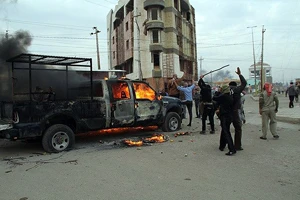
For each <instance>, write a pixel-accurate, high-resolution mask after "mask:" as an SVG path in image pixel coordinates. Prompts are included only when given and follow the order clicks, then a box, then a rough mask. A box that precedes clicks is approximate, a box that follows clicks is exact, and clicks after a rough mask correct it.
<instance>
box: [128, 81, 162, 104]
mask: <svg viewBox="0 0 300 200" xmlns="http://www.w3.org/2000/svg"><path fill="white" fill-rule="evenodd" d="M133 88H134V91H135V96H136V98H137V99H149V100H151V101H153V100H155V98H156V94H155V91H154V90H153V89H152V88H151V87H150V86H148V85H147V84H145V83H133Z"/></svg>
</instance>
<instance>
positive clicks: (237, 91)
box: [229, 67, 247, 151]
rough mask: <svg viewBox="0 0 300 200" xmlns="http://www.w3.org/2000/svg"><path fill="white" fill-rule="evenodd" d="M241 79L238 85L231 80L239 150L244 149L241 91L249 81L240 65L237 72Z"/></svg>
mask: <svg viewBox="0 0 300 200" xmlns="http://www.w3.org/2000/svg"><path fill="white" fill-rule="evenodd" d="M235 73H236V74H237V75H238V76H239V78H240V81H241V85H239V86H238V85H237V83H236V82H234V81H231V82H230V83H229V87H230V89H231V90H232V92H233V121H232V124H233V126H234V146H235V149H236V150H238V151H241V150H243V148H242V122H241V119H240V115H239V110H240V109H241V93H242V92H243V90H244V89H245V87H246V85H247V81H246V80H245V78H244V76H243V75H242V74H241V70H240V68H239V67H238V68H237V70H236V72H235Z"/></svg>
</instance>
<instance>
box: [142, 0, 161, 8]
mask: <svg viewBox="0 0 300 200" xmlns="http://www.w3.org/2000/svg"><path fill="white" fill-rule="evenodd" d="M149 7H159V8H161V9H164V8H165V1H164V0H146V1H145V2H144V9H145V10H147V9H148V8H149Z"/></svg>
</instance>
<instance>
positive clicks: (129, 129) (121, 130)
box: [76, 126, 158, 137]
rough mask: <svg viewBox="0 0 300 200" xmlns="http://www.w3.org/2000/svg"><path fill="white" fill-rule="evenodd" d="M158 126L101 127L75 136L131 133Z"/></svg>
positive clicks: (155, 128) (152, 129) (154, 128)
mask: <svg viewBox="0 0 300 200" xmlns="http://www.w3.org/2000/svg"><path fill="white" fill-rule="evenodd" d="M157 129H158V126H140V127H122V128H111V129H102V130H98V131H90V132H87V133H81V134H77V135H76V137H77V136H86V135H87V134H88V135H112V134H122V133H128V132H130V133H132V132H141V131H154V130H157Z"/></svg>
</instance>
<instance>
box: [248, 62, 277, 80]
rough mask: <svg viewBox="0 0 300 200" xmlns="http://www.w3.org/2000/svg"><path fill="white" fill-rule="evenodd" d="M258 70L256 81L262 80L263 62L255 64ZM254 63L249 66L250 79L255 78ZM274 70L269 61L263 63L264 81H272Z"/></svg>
mask: <svg viewBox="0 0 300 200" xmlns="http://www.w3.org/2000/svg"><path fill="white" fill-rule="evenodd" d="M255 68H256V69H255V71H256V83H258V82H260V81H261V62H258V63H256V64H255ZM254 77H255V72H254V65H251V66H250V67H249V79H254ZM272 81H273V80H272V71H271V66H270V65H269V64H267V63H263V82H269V83H272Z"/></svg>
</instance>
